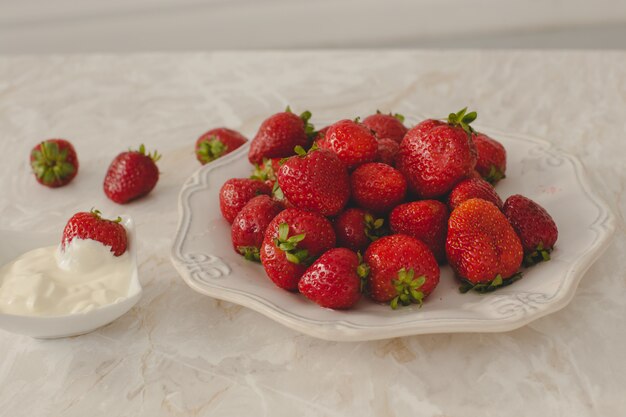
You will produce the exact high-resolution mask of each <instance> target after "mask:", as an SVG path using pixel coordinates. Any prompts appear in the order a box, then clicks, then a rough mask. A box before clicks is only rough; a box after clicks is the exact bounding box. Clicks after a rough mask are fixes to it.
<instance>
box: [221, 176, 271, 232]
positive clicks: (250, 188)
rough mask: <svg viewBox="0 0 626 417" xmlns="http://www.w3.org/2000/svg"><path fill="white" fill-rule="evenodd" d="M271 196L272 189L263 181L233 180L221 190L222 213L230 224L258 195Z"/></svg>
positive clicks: (227, 182)
mask: <svg viewBox="0 0 626 417" xmlns="http://www.w3.org/2000/svg"><path fill="white" fill-rule="evenodd" d="M261 194H265V195H271V194H272V188H271V187H270V186H269V185H267V184H266V183H264V182H263V181H259V180H253V179H250V178H231V179H229V180H228V181H226V182H225V183H224V184H223V185H222V188H221V189H220V211H221V212H222V216H224V218H225V219H226V221H227V222H228V223H232V222H233V220H235V217H236V216H237V214H239V212H240V211H241V209H242V208H244V206H245V205H246V204H248V201H250V200H252V199H253V198H254V197H256V196H257V195H261Z"/></svg>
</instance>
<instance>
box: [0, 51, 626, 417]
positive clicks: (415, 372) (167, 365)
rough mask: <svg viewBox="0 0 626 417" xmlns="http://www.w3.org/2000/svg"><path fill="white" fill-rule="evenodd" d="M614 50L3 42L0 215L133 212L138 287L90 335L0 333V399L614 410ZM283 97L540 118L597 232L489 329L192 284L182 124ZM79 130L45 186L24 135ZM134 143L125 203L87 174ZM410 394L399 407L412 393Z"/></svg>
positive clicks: (281, 408)
mask: <svg viewBox="0 0 626 417" xmlns="http://www.w3.org/2000/svg"><path fill="white" fill-rule="evenodd" d="M624 68H626V54H625V53H617V52H615V53H612V52H604V53H590V52H567V53H555V52H550V53H541V52H445V53H438V52H418V51H416V52H407V51H403V52H379V51H376V52H356V53H354V52H348V53H346V52H315V53H306V52H302V53H289V54H287V53H250V54H245V53H219V54H184V55H173V54H167V55H134V56H133V55H131V56H73V57H15V58H7V57H4V58H0V145H1V150H2V155H3V156H4V162H3V163H2V164H1V165H0V189H1V190H2V197H0V229H11V230H33V229H41V230H46V231H52V230H60V229H61V228H62V227H63V225H64V222H65V220H66V219H67V218H68V217H69V216H70V215H71V214H72V213H73V212H75V211H77V210H85V209H89V208H91V207H92V206H96V207H99V208H100V209H102V210H103V211H104V212H105V213H115V212H123V213H128V214H130V215H132V216H133V217H134V218H135V219H136V221H137V224H138V227H137V231H138V235H139V241H140V242H139V260H140V264H141V267H140V268H141V269H140V274H141V282H142V284H143V285H144V290H145V293H144V297H143V299H142V300H141V301H140V302H139V304H138V305H137V306H136V307H135V308H134V309H133V310H131V312H130V313H128V314H127V315H125V316H124V317H122V318H121V319H119V320H117V321H116V322H114V323H112V324H111V325H109V326H107V327H105V328H102V329H100V330H98V331H95V332H93V333H90V334H88V335H84V336H80V337H75V338H69V339H61V340H52V341H39V340H33V339H30V338H28V337H22V336H17V335H13V334H9V333H4V332H0V354H1V357H2V360H1V361H0V415H1V416H11V417H20V416H80V417H82V416H95V415H106V416H135V415H140V416H161V415H163V416H186V415H200V416H205V415H211V416H214V415H220V416H221V415H233V416H242V415H255V416H256V415H267V416H273V417H274V416H283V415H284V416H292V415H297V416H305V415H306V416H309V415H310V416H318V415H328V416H343V415H361V416H369V415H376V416H403V415H409V414H410V415H414V416H422V415H423V416H440V417H443V416H446V417H450V416H464V417H467V416H482V417H484V416H516V417H518V416H537V415H550V416H568V417H569V416H599V415H602V416H622V415H623V413H624V410H626V399H625V397H624V392H626V359H625V357H624V346H626V327H625V326H624V317H626V297H625V296H624V295H625V291H626V272H624V271H626V260H625V257H624V253H625V251H626V226H625V223H624V215H625V213H626V202H625V201H624V198H625V197H624V189H625V187H626V168H625V164H624V158H625V157H626V140H624V136H625V135H626V118H625V117H624V111H625V110H626V72H625V71H624ZM286 104H290V105H291V106H292V108H294V109H296V110H303V109H305V108H307V109H310V110H311V111H313V115H314V119H315V118H318V119H324V120H328V119H336V118H344V117H354V116H356V115H362V116H364V115H366V114H368V113H370V112H372V111H373V110H376V109H377V108H379V109H381V110H385V111H387V110H393V111H397V112H401V113H405V114H411V113H417V114H430V115H446V114H447V113H448V112H450V111H451V110H456V109H458V108H461V107H463V106H464V105H466V104H467V105H470V106H471V107H472V108H473V109H476V110H478V113H479V122H480V123H481V124H483V125H488V126H492V127H494V128H498V129H500V130H507V131H514V132H523V133H528V134H531V135H535V136H538V137H543V138H545V139H548V140H550V141H552V142H553V143H555V144H556V145H557V146H559V147H560V148H562V149H564V150H565V151H567V152H569V153H573V154H575V155H578V156H579V157H580V158H581V159H582V161H583V163H584V164H585V166H586V168H587V170H588V173H589V176H590V178H591V180H592V183H593V184H595V186H596V187H597V191H598V193H599V194H600V195H601V196H603V197H604V198H605V199H606V201H607V202H608V203H609V204H610V206H611V207H612V208H613V210H614V211H615V213H616V214H617V217H618V219H617V221H618V223H617V224H618V228H617V232H616V236H615V240H614V242H613V244H612V245H611V246H610V247H609V249H608V250H607V251H606V252H605V254H604V255H603V256H602V257H601V258H600V260H599V261H598V262H597V263H596V264H595V265H594V266H592V267H591V269H590V270H589V271H588V273H587V275H586V276H585V278H584V279H583V280H582V282H581V285H580V287H579V289H578V291H577V294H576V297H575V298H574V300H573V302H572V303H571V304H570V305H569V306H568V307H566V308H565V309H563V310H561V311H560V312H558V313H555V314H552V315H550V316H547V317H545V318H542V319H540V320H538V321H536V322H534V323H532V324H531V325H528V326H526V327H523V328H521V329H519V330H516V331H512V332H508V333H501V334H455V335H433V336H416V337H407V338H401V339H392V340H386V341H378V342H362V343H333V342H326V341H321V340H316V339H313V338H310V337H307V336H304V335H300V334H297V333H295V332H293V331H291V330H288V329H286V328H284V327H282V326H280V325H278V324H276V323H274V322H272V321H271V320H269V319H266V318H264V317H263V316H261V315H259V314H257V313H254V312H252V311H250V310H247V309H243V308H241V307H239V306H236V305H232V304H228V303H225V302H220V301H215V300H213V299H210V298H207V297H204V296H201V295H199V294H196V293H194V292H193V291H192V290H190V289H189V288H187V286H186V285H185V284H184V283H183V282H182V280H181V279H180V278H179V277H178V275H177V274H176V272H175V271H174V269H173V267H172V266H171V264H170V262H169V247H170V243H171V239H172V236H173V234H174V231H175V228H176V223H177V202H176V198H177V193H178V190H179V188H180V186H181V184H182V182H183V181H184V179H185V178H187V177H188V176H189V175H190V174H191V173H192V172H194V170H195V169H196V168H197V167H198V164H197V162H196V161H195V160H194V156H193V150H192V149H193V143H194V141H195V139H196V137H197V136H198V135H199V134H201V133H202V132H203V131H205V130H208V129H209V128H211V127H214V126H218V125H227V126H230V127H233V128H236V129H240V130H242V131H243V132H245V133H246V134H248V135H252V134H253V132H254V131H255V129H256V127H257V126H258V124H259V123H260V121H261V120H262V119H263V118H264V117H266V116H267V115H269V114H271V113H273V112H276V111H279V110H281V109H283V108H284V107H285V105H286ZM49 137H64V138H67V139H69V140H71V141H73V143H74V144H75V146H76V148H77V151H78V153H79V159H80V163H81V168H80V172H79V175H78V177H77V178H76V179H75V180H74V182H73V183H72V184H70V185H69V186H67V187H65V188H62V189H58V190H48V189H45V188H43V187H41V186H39V185H38V184H36V182H35V181H34V179H33V178H32V177H31V174H30V172H29V167H28V164H27V158H28V153H29V150H30V148H31V147H32V146H33V145H34V144H35V143H36V142H37V141H39V140H41V139H44V138H49ZM140 143H145V144H146V146H148V147H149V148H150V149H153V148H158V150H159V151H160V152H161V153H162V154H163V159H162V160H161V161H160V163H159V166H160V169H161V171H162V177H161V179H160V181H159V184H158V185H157V187H156V189H155V190H154V191H153V192H152V194H151V195H150V196H149V197H147V198H145V199H143V200H140V201H137V202H135V203H132V204H129V205H127V206H124V207H120V206H116V205H115V204H114V203H111V202H109V201H108V200H107V199H106V198H105V197H104V194H103V192H102V189H101V181H102V178H103V175H104V172H105V170H106V167H107V166H108V163H109V162H110V160H111V159H112V158H113V157H114V156H115V155H116V154H117V153H118V152H120V151H121V150H123V149H125V148H128V147H129V146H138V145H139V144H140ZM411 410H412V412H410V411H411Z"/></svg>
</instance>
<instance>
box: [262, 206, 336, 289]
mask: <svg viewBox="0 0 626 417" xmlns="http://www.w3.org/2000/svg"><path fill="white" fill-rule="evenodd" d="M333 247H335V232H334V230H333V226H332V224H331V223H330V222H329V221H328V219H326V217H324V216H322V215H321V214H318V213H314V212H312V211H307V210H301V209H297V208H288V209H286V210H284V211H282V212H280V213H279V214H278V215H277V216H276V217H274V219H273V220H272V221H271V223H270V224H269V226H268V227H267V230H266V231H265V237H264V239H263V245H262V246H261V263H262V264H263V267H264V268H265V272H266V273H267V276H268V277H269V278H270V279H271V280H272V281H273V282H274V284H276V285H277V286H278V287H280V288H283V289H285V290H289V291H295V290H296V289H297V288H298V281H299V280H300V277H301V276H302V274H303V273H304V271H305V270H306V268H307V267H308V266H309V265H310V264H311V263H312V262H313V261H314V260H315V259H317V257H318V256H320V255H321V254H322V253H324V252H326V251H327V250H328V249H331V248H333Z"/></svg>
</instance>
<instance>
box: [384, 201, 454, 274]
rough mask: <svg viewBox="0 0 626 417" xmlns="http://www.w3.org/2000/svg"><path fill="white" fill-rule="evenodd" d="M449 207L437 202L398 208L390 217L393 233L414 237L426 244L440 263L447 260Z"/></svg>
mask: <svg viewBox="0 0 626 417" xmlns="http://www.w3.org/2000/svg"><path fill="white" fill-rule="evenodd" d="M449 215H450V213H449V212H448V207H446V205H445V204H443V203H442V202H440V201H437V200H422V201H413V202H411V203H405V204H401V205H399V206H397V207H396V208H394V209H393V211H392V212H391V214H390V215H389V226H390V227H391V231H392V232H393V233H400V234H404V235H408V236H412V237H414V238H416V239H419V240H421V241H422V242H424V243H425V244H426V245H427V246H428V247H429V248H430V250H431V251H432V252H433V255H435V259H437V261H438V262H439V263H444V262H445V260H446V234H447V232H448V217H449Z"/></svg>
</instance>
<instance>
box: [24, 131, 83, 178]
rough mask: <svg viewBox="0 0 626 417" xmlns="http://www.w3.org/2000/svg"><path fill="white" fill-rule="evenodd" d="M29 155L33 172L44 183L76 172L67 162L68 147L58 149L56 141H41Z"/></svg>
mask: <svg viewBox="0 0 626 417" xmlns="http://www.w3.org/2000/svg"><path fill="white" fill-rule="evenodd" d="M31 157H32V162H31V167H32V169H33V172H34V173H35V175H36V176H37V178H38V179H40V180H41V181H42V182H43V183H44V184H46V185H51V184H54V183H56V182H61V181H62V180H64V179H65V178H67V177H69V176H71V175H74V174H75V173H76V167H75V166H74V165H73V164H71V163H69V162H67V157H68V149H59V145H58V144H57V143H56V142H52V141H43V142H41V144H40V146H39V149H36V150H33V152H32V154H31Z"/></svg>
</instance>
